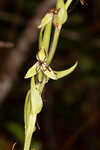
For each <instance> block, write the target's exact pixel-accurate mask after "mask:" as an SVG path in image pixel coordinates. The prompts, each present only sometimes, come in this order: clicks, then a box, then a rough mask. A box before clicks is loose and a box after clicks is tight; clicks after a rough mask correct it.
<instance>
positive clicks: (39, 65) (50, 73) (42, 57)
mask: <svg viewBox="0 0 100 150" xmlns="http://www.w3.org/2000/svg"><path fill="white" fill-rule="evenodd" d="M45 53H46V52H45V50H43V49H42V50H40V51H39V52H38V54H37V60H38V61H37V62H36V63H35V64H34V65H33V66H32V67H31V68H30V69H29V70H28V72H27V73H26V75H25V78H30V77H33V76H35V75H36V74H38V73H39V72H40V71H42V72H43V74H44V75H45V76H47V77H48V78H50V79H53V80H57V79H59V78H62V77H64V76H67V75H68V74H70V73H71V72H72V71H74V69H75V68H76V66H77V62H76V63H75V64H74V65H73V66H72V67H71V68H69V69H66V70H63V71H54V70H53V69H51V67H50V66H48V65H47V63H46V60H47V57H46V54H45Z"/></svg>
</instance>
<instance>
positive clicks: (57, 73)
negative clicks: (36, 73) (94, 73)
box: [43, 62, 78, 80]
mask: <svg viewBox="0 0 100 150" xmlns="http://www.w3.org/2000/svg"><path fill="white" fill-rule="evenodd" d="M77 64H78V63H77V62H76V63H75V64H74V65H73V66H72V67H71V68H69V69H66V70H63V71H53V70H52V69H51V68H50V67H48V68H47V67H46V66H45V65H44V64H43V69H44V74H45V75H46V76H48V77H49V78H51V79H53V80H57V79H59V78H62V77H64V76H67V75H69V74H70V73H71V72H73V71H74V69H75V68H76V66H77Z"/></svg>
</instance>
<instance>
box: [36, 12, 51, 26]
mask: <svg viewBox="0 0 100 150" xmlns="http://www.w3.org/2000/svg"><path fill="white" fill-rule="evenodd" d="M52 19H53V14H52V13H47V14H46V15H45V16H44V17H43V19H42V21H41V24H40V25H39V26H38V28H44V27H45V26H46V25H47V24H48V23H49V22H51V21H52Z"/></svg>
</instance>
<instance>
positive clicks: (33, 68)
mask: <svg viewBox="0 0 100 150" xmlns="http://www.w3.org/2000/svg"><path fill="white" fill-rule="evenodd" d="M37 66H38V62H37V63H35V64H34V65H33V66H32V67H31V68H29V70H28V71H27V73H26V75H25V77H24V78H30V77H32V76H34V75H36V74H37V71H36V70H37Z"/></svg>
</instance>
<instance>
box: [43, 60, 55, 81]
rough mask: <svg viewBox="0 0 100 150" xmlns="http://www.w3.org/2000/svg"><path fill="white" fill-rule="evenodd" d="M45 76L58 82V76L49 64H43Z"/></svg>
mask: <svg viewBox="0 0 100 150" xmlns="http://www.w3.org/2000/svg"><path fill="white" fill-rule="evenodd" d="M42 68H43V72H44V74H45V75H46V76H47V77H49V78H50V79H53V80H56V78H57V74H56V73H55V71H53V70H52V69H51V68H50V67H49V66H47V64H46V63H45V64H42Z"/></svg>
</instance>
